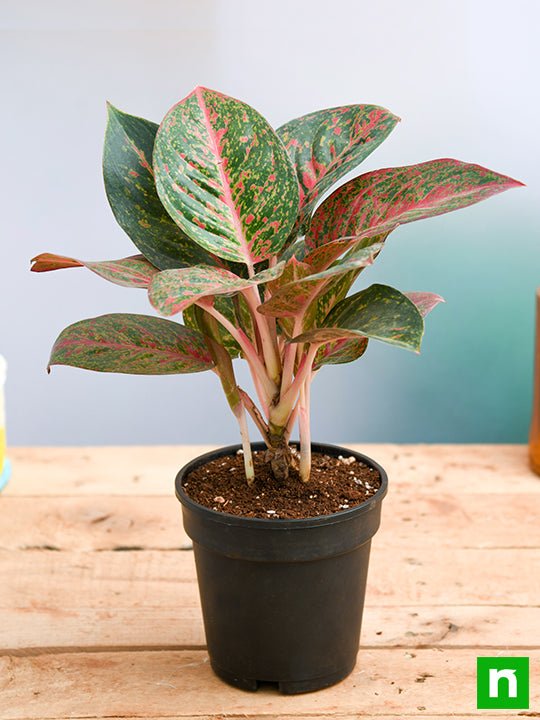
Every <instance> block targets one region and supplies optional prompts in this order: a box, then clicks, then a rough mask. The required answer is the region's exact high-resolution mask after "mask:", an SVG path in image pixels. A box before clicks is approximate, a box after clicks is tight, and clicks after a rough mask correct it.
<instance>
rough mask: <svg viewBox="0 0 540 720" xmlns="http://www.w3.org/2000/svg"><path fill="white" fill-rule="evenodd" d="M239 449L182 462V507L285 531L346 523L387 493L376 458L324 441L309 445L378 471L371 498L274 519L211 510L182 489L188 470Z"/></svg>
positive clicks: (178, 486) (234, 523) (255, 446)
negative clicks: (345, 507) (352, 504)
mask: <svg viewBox="0 0 540 720" xmlns="http://www.w3.org/2000/svg"><path fill="white" fill-rule="evenodd" d="M290 444H291V445H296V446H298V445H299V443H298V442H294V441H293V442H291V443H290ZM251 447H252V450H264V449H266V445H265V444H264V443H263V442H254V443H251ZM241 448H242V445H240V444H237V445H227V446H225V447H221V448H218V449H216V450H211V451H210V452H206V453H203V454H202V455H198V456H197V457H196V458H194V459H193V460H190V461H189V462H188V463H186V465H184V466H183V467H182V468H181V469H180V471H179V472H178V473H177V475H176V479H175V494H176V497H177V499H178V500H179V501H180V502H181V503H182V504H183V505H185V506H187V507H189V508H190V509H191V510H193V511H194V512H196V513H197V514H199V515H206V516H207V517H208V518H209V519H212V520H214V521H215V522H219V523H221V524H223V525H228V526H231V527H248V526H249V527H254V528H255V527H257V528H260V529H266V530H276V529H280V528H281V529H285V528H286V529H287V530H295V529H298V530H300V529H305V528H308V527H318V526H321V525H334V524H336V523H341V522H345V521H347V520H352V519H353V518H356V517H357V516H358V515H363V514H364V513H367V512H369V511H370V510H372V509H373V507H374V506H375V505H378V504H379V503H380V502H382V500H383V498H384V497H385V496H386V493H387V491H388V475H387V474H386V471H385V469H384V468H383V467H382V466H381V465H379V463H377V462H376V461H375V460H373V459H372V458H370V457H368V456H367V455H364V454H363V453H360V452H357V451H356V450H350V449H349V448H345V447H343V446H341V445H331V444H327V443H316V442H314V443H312V444H311V448H312V451H313V452H327V453H329V454H331V455H334V456H337V455H346V454H348V455H349V456H350V455H352V456H353V457H355V458H356V459H357V460H360V461H361V462H363V463H364V464H366V465H368V466H370V467H372V468H373V469H375V470H377V472H378V473H379V475H380V478H381V485H380V487H379V489H378V490H377V491H376V492H375V494H374V495H372V496H371V497H370V498H368V499H367V500H365V501H364V502H363V503H361V504H360V505H356V506H355V507H352V508H349V509H348V510H340V511H339V512H336V513H332V514H330V515H312V516H311V517H306V518H294V519H291V518H275V519H266V518H253V517H246V516H245V515H231V514H230V513H227V512H221V511H218V510H213V509H212V508H209V507H206V505H201V504H200V503H198V502H196V501H195V500H193V499H192V498H191V497H190V496H189V495H188V494H187V493H186V491H185V490H184V487H183V481H184V479H185V478H186V476H187V475H189V473H190V472H191V471H192V470H194V469H195V468H197V467H200V466H201V465H205V464H206V463H207V462H209V461H210V460H214V459H216V458H218V457H225V456H227V455H234V454H236V453H237V452H238V450H240V449H241Z"/></svg>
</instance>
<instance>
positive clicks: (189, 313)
mask: <svg viewBox="0 0 540 720" xmlns="http://www.w3.org/2000/svg"><path fill="white" fill-rule="evenodd" d="M214 306H215V307H216V308H217V310H219V312H220V313H221V314H222V315H224V316H225V317H226V318H227V319H228V320H230V321H231V322H232V323H235V324H238V320H237V318H236V313H235V308H234V302H233V298H231V297H227V296H225V295H216V298H215V300H214ZM203 313H204V311H203V309H202V308H200V307H198V306H197V305H190V306H189V307H188V308H186V309H185V310H184V312H183V315H182V317H183V319H184V323H185V324H186V326H187V327H190V328H194V329H195V330H200V331H201V332H202V333H204V332H205V328H204V326H203V323H202V322H201V321H202V316H203V315H202V314H203ZM211 337H212V339H213V340H215V341H216V342H218V343H219V344H220V345H223V347H224V348H225V350H226V351H227V352H228V353H229V355H230V356H231V357H232V358H237V357H240V355H241V350H240V345H238V343H237V342H236V340H235V339H234V338H233V337H232V335H231V334H230V333H229V332H228V331H227V330H225V328H224V327H223V326H222V325H219V324H218V326H217V329H216V332H215V333H212V334H211Z"/></svg>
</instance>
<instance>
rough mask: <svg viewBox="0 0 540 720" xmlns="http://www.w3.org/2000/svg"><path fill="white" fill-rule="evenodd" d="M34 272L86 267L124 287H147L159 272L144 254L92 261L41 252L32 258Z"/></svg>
mask: <svg viewBox="0 0 540 720" xmlns="http://www.w3.org/2000/svg"><path fill="white" fill-rule="evenodd" d="M32 263H33V265H32V267H31V268H30V270H31V271H32V272H49V271H51V270H62V269H65V268H74V267H86V268H88V269H89V270H91V271H92V272H94V273H96V275H99V276H100V277H102V278H104V279H105V280H108V281H109V282H112V283H114V284H115V285H122V286H123V287H132V288H146V287H148V285H149V284H150V281H151V279H152V278H153V277H154V275H155V274H156V273H157V272H158V269H157V268H155V267H154V266H153V265H152V264H151V263H149V262H148V260H147V259H146V258H145V257H144V256H143V255H132V256H131V257H127V258H122V259H121V260H103V261H100V262H90V261H87V260H76V259H75V258H70V257H65V256H64V255H54V254H53V253H41V255H37V256H36V257H35V258H32Z"/></svg>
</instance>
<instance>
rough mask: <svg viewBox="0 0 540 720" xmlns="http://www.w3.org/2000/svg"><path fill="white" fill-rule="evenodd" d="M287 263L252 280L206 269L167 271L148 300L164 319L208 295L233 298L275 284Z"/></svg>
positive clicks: (156, 279) (153, 285) (153, 284)
mask: <svg viewBox="0 0 540 720" xmlns="http://www.w3.org/2000/svg"><path fill="white" fill-rule="evenodd" d="M284 267H285V263H283V262H282V263H279V264H278V265H276V266H275V267H273V268H269V269H267V270H263V271H262V272H260V273H258V274H256V275H254V276H253V277H252V278H250V279H247V278H240V277H238V276H237V275H234V274H233V273H231V272H229V271H228V270H224V269H223V268H213V267H209V266H207V265H195V266H194V267H192V268H180V269H177V270H164V271H163V272H160V273H158V274H157V275H155V276H154V278H153V280H152V282H151V284H150V287H149V290H148V297H149V298H150V302H151V303H152V305H153V306H154V307H155V309H156V310H157V311H158V312H159V313H161V314H162V315H176V313H179V312H182V311H183V310H185V309H186V308H188V307H189V306H190V305H193V303H195V302H197V300H200V299H201V298H203V297H207V296H209V295H231V294H233V293H236V292H239V291H240V290H245V289H246V288H248V287H251V286H252V285H260V284H262V283H266V282H269V281H271V280H275V279H276V278H277V277H279V276H280V275H281V273H282V272H283V268H284Z"/></svg>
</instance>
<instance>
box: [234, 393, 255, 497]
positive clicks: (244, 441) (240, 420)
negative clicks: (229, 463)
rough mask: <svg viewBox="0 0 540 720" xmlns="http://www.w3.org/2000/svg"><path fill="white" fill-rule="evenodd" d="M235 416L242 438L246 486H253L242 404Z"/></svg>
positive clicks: (250, 455)
mask: <svg viewBox="0 0 540 720" xmlns="http://www.w3.org/2000/svg"><path fill="white" fill-rule="evenodd" d="M234 414H235V416H236V419H237V420H238V426H239V427H240V435H241V437H242V450H243V451H244V469H245V472H246V480H247V484H248V485H250V486H251V485H253V483H254V481H255V469H254V467H253V456H252V454H251V442H250V439H249V430H248V426H247V420H246V411H245V408H244V404H243V403H240V404H239V405H238V407H237V408H236V410H235V413H234Z"/></svg>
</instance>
